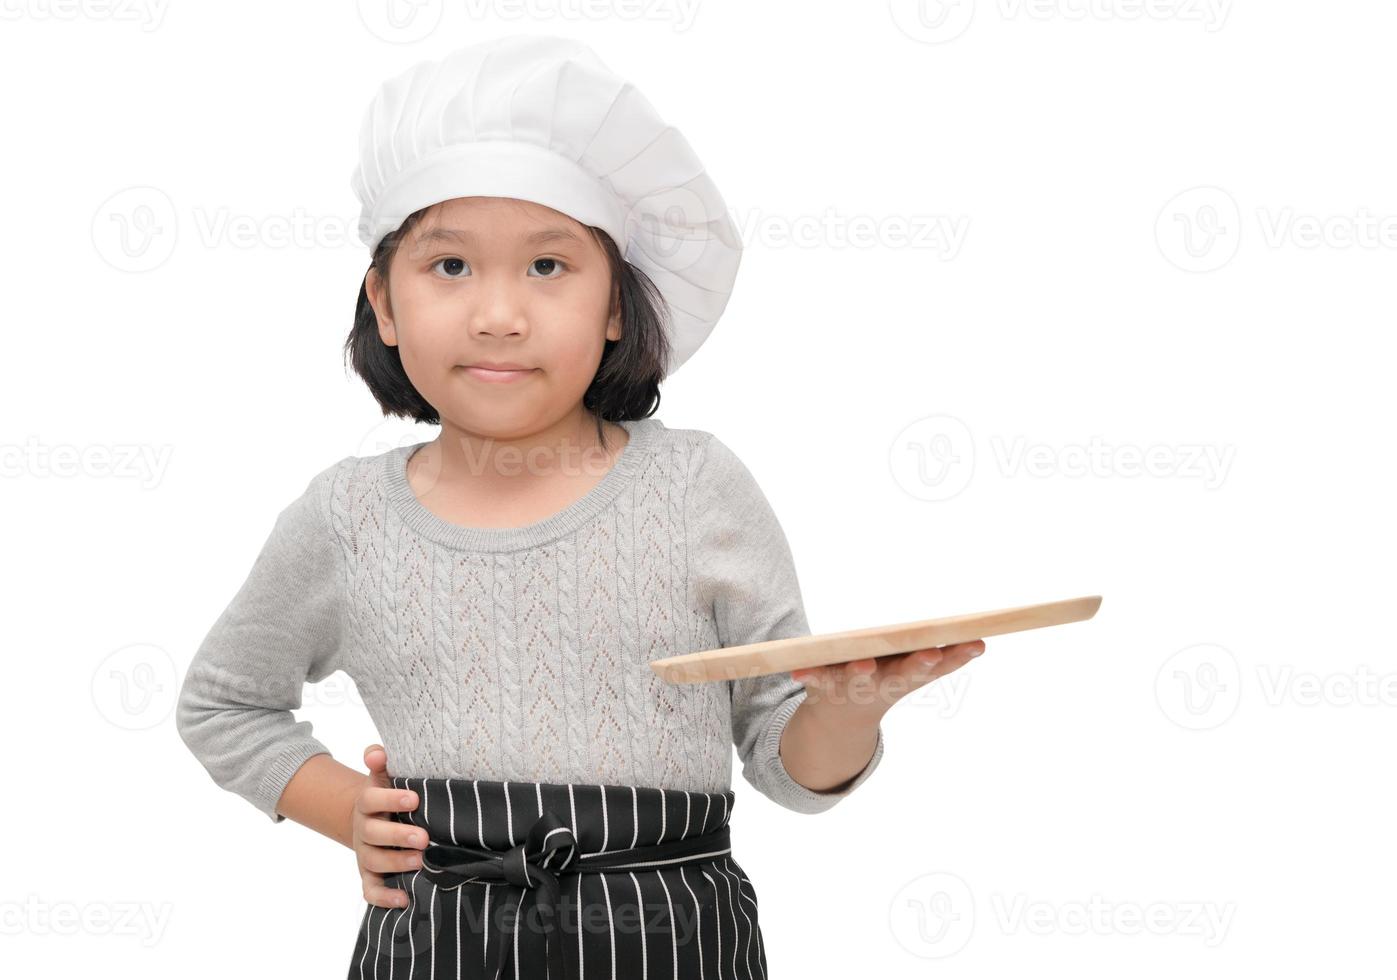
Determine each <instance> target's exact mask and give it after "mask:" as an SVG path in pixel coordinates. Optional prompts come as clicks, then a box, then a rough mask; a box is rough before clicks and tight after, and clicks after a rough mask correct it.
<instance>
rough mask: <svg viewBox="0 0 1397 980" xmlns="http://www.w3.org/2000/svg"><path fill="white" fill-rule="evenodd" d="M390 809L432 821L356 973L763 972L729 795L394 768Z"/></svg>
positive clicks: (729, 978)
mask: <svg viewBox="0 0 1397 980" xmlns="http://www.w3.org/2000/svg"><path fill="white" fill-rule="evenodd" d="M392 783H393V786H394V787H395V788H398V789H409V790H413V791H415V792H417V794H418V805H417V808H416V809H414V810H412V811H411V812H406V813H394V814H392V817H393V819H395V820H398V821H400V822H403V823H411V824H413V825H414V826H418V827H423V828H425V829H426V831H427V835H428V840H429V843H428V846H427V849H426V850H425V852H423V866H422V868H421V869H420V870H415V871H403V872H396V873H391V874H386V875H384V876H383V881H384V884H385V885H387V886H388V887H390V888H401V889H402V890H403V891H405V892H407V893H408V895H409V903H408V906H407V907H406V908H392V909H387V908H380V907H379V906H376V905H372V904H369V905H368V906H367V908H366V909H365V912H364V917H363V921H362V923H361V924H360V928H359V935H358V940H357V941H356V943H355V946H354V953H353V956H352V958H351V962H350V968H349V977H350V978H351V980H363V978H370V977H376V978H381V980H386V978H394V980H402V978H419V980H434V978H437V977H442V978H447V977H453V978H454V977H461V978H466V977H485V978H490V980H496V978H515V980H519V978H525V980H544V978H546V980H588V978H595V980H614V978H631V977H637V978H640V977H653V978H656V980H690V978H692V980H739V978H740V980H765V978H766V952H765V949H764V947H763V944H762V933H761V927H760V925H759V924H758V922H757V893H756V889H755V888H754V887H753V886H752V882H751V881H749V880H748V878H747V875H746V873H745V872H744V871H743V870H742V868H741V866H740V865H739V864H738V863H737V862H736V861H734V860H733V858H732V854H731V845H730V837H729V827H728V822H729V819H730V818H731V816H732V807H733V803H734V800H735V794H734V792H733V791H732V790H728V791H727V792H724V793H696V792H686V791H683V790H669V789H659V788H657V787H649V786H624V785H611V784H607V785H602V784H588V783H538V782H493V781H487V780H476V779H434V778H426V779H423V778H409V777H404V776H394V777H392Z"/></svg>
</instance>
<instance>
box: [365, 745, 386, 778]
mask: <svg viewBox="0 0 1397 980" xmlns="http://www.w3.org/2000/svg"><path fill="white" fill-rule="evenodd" d="M364 765H366V766H368V767H369V772H371V773H372V772H377V771H379V770H383V771H387V769H388V751H387V750H386V749H384V747H383V746H381V745H370V746H369V747H368V748H366V749H365V750H364Z"/></svg>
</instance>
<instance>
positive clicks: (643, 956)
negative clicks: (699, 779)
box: [631, 786, 650, 980]
mask: <svg viewBox="0 0 1397 980" xmlns="http://www.w3.org/2000/svg"><path fill="white" fill-rule="evenodd" d="M631 792H632V793H634V792H635V787H634V786H633V787H631ZM631 883H632V884H634V885H635V904H636V908H637V909H638V910H639V912H640V980H646V978H647V977H649V976H650V946H649V944H647V943H646V942H645V896H644V895H642V894H641V893H640V880H639V879H638V878H636V876H635V872H634V871H632V872H631Z"/></svg>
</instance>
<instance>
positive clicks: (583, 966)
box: [568, 784, 587, 980]
mask: <svg viewBox="0 0 1397 980" xmlns="http://www.w3.org/2000/svg"><path fill="white" fill-rule="evenodd" d="M568 795H569V796H571V795H572V785H571V784H569V785H568ZM573 819H576V815H574V817H573ZM583 921H584V920H583V918H582V876H581V875H578V876H577V980H582V978H583V974H585V973H586V971H587V963H586V961H585V960H584V959H583V956H582V932H583V929H582V922H583Z"/></svg>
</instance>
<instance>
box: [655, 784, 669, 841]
mask: <svg viewBox="0 0 1397 980" xmlns="http://www.w3.org/2000/svg"><path fill="white" fill-rule="evenodd" d="M668 796H669V794H668V793H666V792H665V791H664V790H660V839H659V840H657V841H655V843H656V844H663V843H664V842H665V821H666V819H667V818H668V816H669V806H668V801H667V799H666V798H667V797H668Z"/></svg>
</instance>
